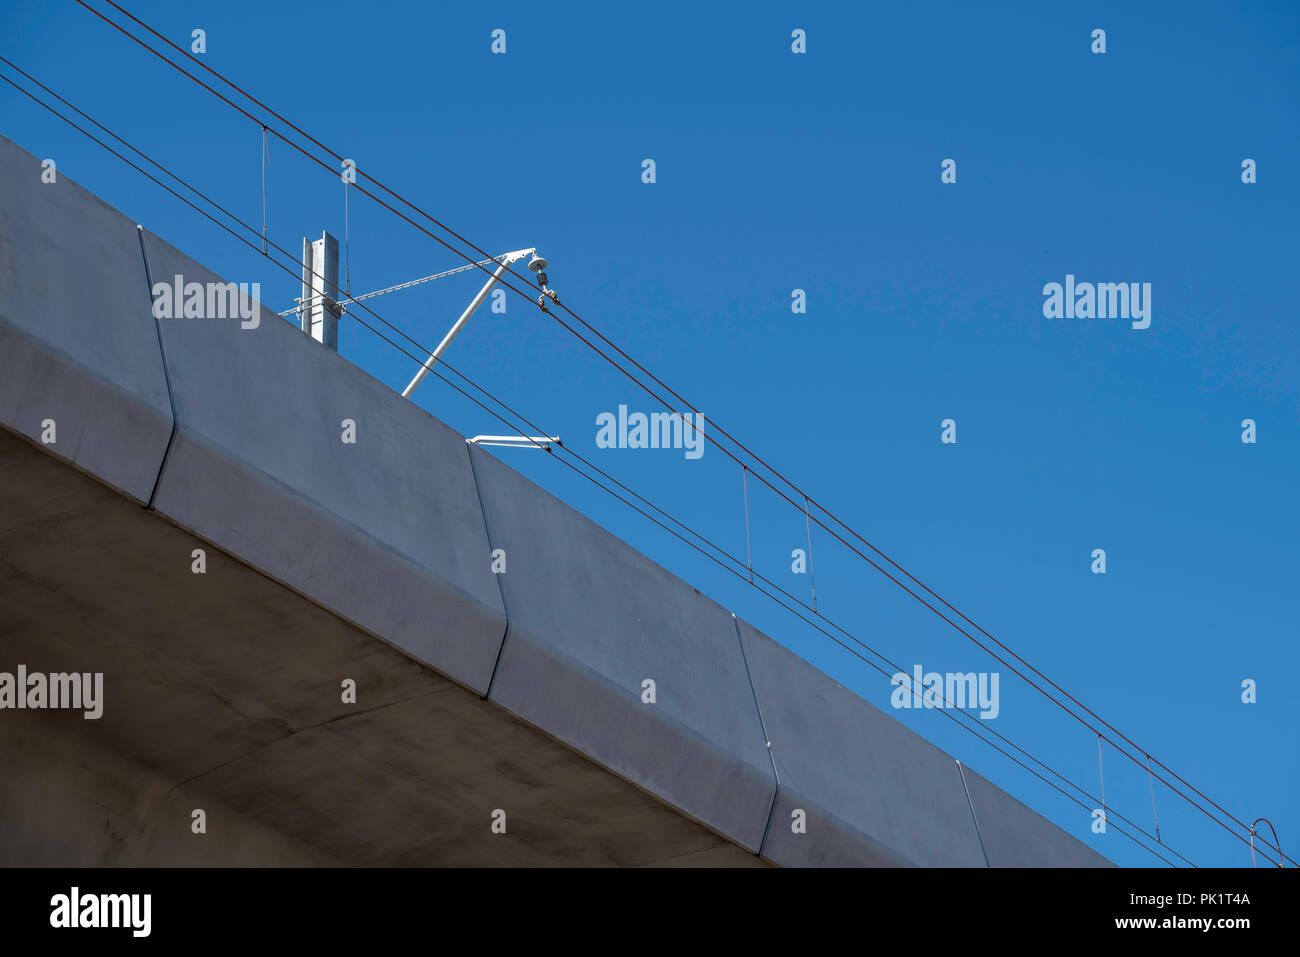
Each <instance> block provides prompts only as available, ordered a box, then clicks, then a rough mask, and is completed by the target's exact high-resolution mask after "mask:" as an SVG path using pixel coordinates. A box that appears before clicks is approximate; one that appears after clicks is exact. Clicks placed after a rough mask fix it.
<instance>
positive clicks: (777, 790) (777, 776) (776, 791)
mask: <svg viewBox="0 0 1300 957" xmlns="http://www.w3.org/2000/svg"><path fill="white" fill-rule="evenodd" d="M731 624H732V627H733V628H734V629H735V631H736V644H738V645H740V660H741V661H743V662H744V663H745V678H746V680H748V681H749V690H750V692H751V693H752V694H753V696H754V710H755V711H757V712H758V726H759V727H760V728H762V729H763V744H764V746H766V748H767V759H768V760H769V761H770V762H772V779H773V782H774V784H773V787H772V803H771V804H769V805H768V807H767V823H766V824H764V825H763V836H762V837H761V838H759V840H758V851H757V854H758V856H759V857H762V856H763V849H764V848H765V847H766V846H767V835H768V832H770V831H771V830H772V815H773V814H775V813H776V802H777V801H778V799H779V798H780V797H781V772H780V771H778V770H777V767H776V754H775V753H774V752H773V751H772V737H771V735H769V734H768V733H767V722H766V721H765V720H763V706H762V705H761V704H759V701H758V689H757V688H755V687H754V676H753V674H752V673H751V672H750V670H749V658H748V657H746V655H745V642H744V640H743V639H742V638H741V637H740V622H739V621H738V620H737V618H736V615H735V612H732V615H731Z"/></svg>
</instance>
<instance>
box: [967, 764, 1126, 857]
mask: <svg viewBox="0 0 1300 957" xmlns="http://www.w3.org/2000/svg"><path fill="white" fill-rule="evenodd" d="M964 770H965V777H966V787H967V788H968V789H969V790H970V800H971V807H972V808H974V811H975V821H976V823H977V824H978V825H979V830H980V837H982V838H983V840H984V850H985V852H986V853H987V854H988V858H989V866H990V867H1114V866H1115V865H1114V864H1112V863H1111V862H1110V861H1108V860H1107V859H1106V858H1105V857H1103V856H1102V855H1100V854H1098V853H1097V852H1096V851H1094V850H1093V849H1092V848H1090V847H1089V846H1088V845H1087V844H1084V843H1083V842H1082V841H1080V840H1078V839H1077V838H1075V837H1073V836H1071V835H1070V834H1067V833H1066V832H1065V831H1063V830H1061V829H1060V828H1059V827H1057V826H1056V825H1055V824H1053V823H1052V822H1051V821H1049V820H1047V818H1045V817H1043V816H1042V815H1041V814H1039V813H1038V812H1037V811H1034V810H1031V809H1030V808H1028V807H1026V806H1025V805H1023V804H1021V803H1020V802H1019V801H1017V800H1016V799H1015V798H1013V797H1012V796H1011V795H1010V794H1008V793H1007V792H1006V791H1003V790H1002V789H1001V788H999V787H998V786H997V785H996V784H993V783H992V782H990V781H989V780H988V779H987V778H984V777H982V776H981V775H979V774H976V773H975V772H974V771H972V770H971V769H970V768H965V769H964ZM1079 814H1080V815H1081V817H1080V820H1086V821H1091V818H1090V817H1088V816H1087V812H1086V811H1084V810H1083V809H1082V808H1080V809H1079Z"/></svg>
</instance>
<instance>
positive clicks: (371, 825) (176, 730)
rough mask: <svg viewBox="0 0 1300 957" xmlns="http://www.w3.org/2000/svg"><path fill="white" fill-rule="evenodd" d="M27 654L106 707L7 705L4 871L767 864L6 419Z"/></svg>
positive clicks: (2, 597)
mask: <svg viewBox="0 0 1300 957" xmlns="http://www.w3.org/2000/svg"><path fill="white" fill-rule="evenodd" d="M196 548H202V549H204V550H205V551H206V572H205V573H204V574H201V575H200V574H195V573H194V572H193V570H192V567H193V566H192V561H193V560H192V557H191V556H192V552H193V550H194V549H196ZM20 663H21V664H25V665H26V666H27V667H28V668H29V669H30V670H32V671H40V672H47V673H48V672H67V671H79V672H86V671H90V672H96V671H98V672H103V674H104V679H103V697H104V701H103V715H102V717H101V718H99V719H98V720H85V719H84V718H83V717H82V715H81V713H80V712H78V711H63V710H60V711H53V710H39V711H33V710H24V711H17V710H10V709H6V710H4V711H0V757H2V764H3V769H4V770H3V773H0V865H10V866H13V865H51V864H53V865H65V866H74V865H84V866H134V865H160V866H161V865H169V866H175V865H196V864H216V865H224V866H231V865H235V866H250V865H257V866H266V865H270V866H279V865H309V864H346V865H353V866H365V865H375V866H388V865H421V866H424V865H442V866H446V865H486V866H506V865H564V864H572V865H593V866H599V865H604V866H650V865H657V866H675V865H694V864H699V865H709V864H712V865H716V866H728V867H734V866H739V867H751V866H766V865H765V864H764V862H763V861H761V860H760V859H759V858H757V857H756V856H755V855H753V854H751V853H749V852H748V851H746V850H744V849H742V848H740V847H737V846H736V845H735V844H734V843H732V842H731V841H729V840H727V839H725V838H723V837H720V836H718V835H717V834H715V833H713V832H711V831H709V830H708V829H707V828H705V827H702V826H701V825H699V824H698V823H696V822H694V821H691V820H690V819H689V818H687V817H686V816H685V815H682V814H681V813H679V812H678V811H676V810H674V809H673V808H671V807H669V806H667V805H666V804H664V803H663V802H661V801H659V800H658V799H656V798H655V797H653V796H651V795H649V794H647V793H645V792H644V791H642V790H640V789H638V788H636V787H634V786H633V785H631V784H629V783H627V782H626V781H623V780H621V779H620V778H619V777H617V776H616V775H613V774H610V773H609V772H608V771H607V770H606V769H605V768H603V767H601V766H600V765H598V764H596V763H594V762H592V761H590V760H589V759H587V758H585V757H583V756H581V755H579V754H577V753H575V752H574V751H573V750H571V749H570V748H567V747H565V746H564V745H562V744H560V743H558V742H556V741H554V740H552V739H550V738H549V737H547V736H546V735H544V734H542V733H540V732H538V731H537V730H535V729H533V728H531V727H529V726H528V725H527V724H525V723H524V722H523V721H520V720H519V719H517V718H515V717H513V716H511V715H510V714H509V713H508V712H506V711H505V710H503V709H502V708H499V707H497V706H496V705H494V704H492V703H491V702H489V701H485V700H484V699H483V698H482V697H481V696H480V695H478V694H477V693H475V692H473V691H470V690H468V689H466V688H464V687H463V686H461V685H459V684H457V683H455V682H453V681H451V680H449V679H448V678H446V677H444V676H442V675H440V674H438V673H437V672H436V671H434V670H433V669H432V668H430V667H428V666H427V665H426V664H424V663H423V662H420V661H418V660H416V659H415V658H414V657H412V656H410V655H408V654H407V653H405V652H403V651H401V650H400V649H397V648H395V647H394V646H392V645H390V644H389V643H387V642H384V641H380V640H377V639H376V638H375V637H373V636H372V635H370V634H369V633H367V632H365V631H363V630H362V629H360V628H358V627H356V626H355V625H353V624H351V623H349V622H347V621H345V620H343V619H342V618H341V617H339V616H338V615H337V614H335V613H333V612H330V611H328V610H326V609H324V608H322V607H320V606H319V605H318V604H316V603H314V602H312V601H310V600H308V599H306V598H304V597H303V596H302V595H300V594H298V593H297V592H295V591H293V590H291V589H289V588H287V587H285V586H284V585H282V584H280V583H278V582H276V581H274V580H273V579H272V578H270V577H269V576H267V575H264V574H262V573H261V572H259V571H257V570H256V569H253V568H251V567H250V566H249V565H247V564H246V563H244V562H242V561H240V560H238V559H236V558H234V557H233V556H230V555H228V554H227V553H225V552H224V551H222V550H221V549H219V548H217V547H216V546H214V545H213V544H211V543H210V542H207V541H204V540H202V539H200V538H197V537H196V536H194V535H193V534H192V533H190V532H189V531H187V530H185V529H183V528H180V527H178V526H177V525H175V524H174V523H172V522H170V521H168V520H166V519H165V518H164V517H162V516H161V515H160V514H159V513H157V512H155V511H150V510H146V509H142V508H140V507H139V506H138V505H136V504H134V503H132V502H130V501H129V500H128V499H126V498H125V497H123V496H122V495H120V494H119V493H117V492H115V491H113V490H111V489H109V488H108V487H106V486H105V485H103V484H100V483H99V482H97V481H95V480H93V479H92V478H90V477H89V476H87V475H85V474H83V473H81V472H79V471H77V470H75V469H72V468H69V467H68V466H67V465H65V464H63V463H61V462H59V461H58V460H57V459H55V458H54V457H53V456H50V455H48V454H46V453H45V452H44V451H43V450H42V449H41V448H40V447H39V446H37V445H35V444H33V443H31V442H30V441H29V440H27V439H24V438H19V437H18V436H17V435H16V434H15V433H13V432H11V431H9V430H6V429H0V670H3V671H9V672H11V673H12V672H13V671H14V669H15V667H16V666H17V665H18V664H20ZM345 678H350V679H352V680H354V681H355V682H356V694H357V697H356V703H355V704H351V703H347V702H345V701H343V700H342V696H341V693H340V692H341V682H342V680H343V679H345ZM194 808H202V809H204V810H205V812H206V814H207V824H208V832H207V834H205V835H196V834H194V833H193V832H192V830H191V812H192V810H193V809H194ZM497 808H500V809H502V810H504V811H505V812H506V814H507V832H506V833H505V834H496V833H493V832H492V830H491V814H492V811H493V810H494V809H497Z"/></svg>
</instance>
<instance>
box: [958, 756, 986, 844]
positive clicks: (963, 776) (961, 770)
mask: <svg viewBox="0 0 1300 957" xmlns="http://www.w3.org/2000/svg"><path fill="white" fill-rule="evenodd" d="M953 760H956V759H955V758H954V759H953ZM957 773H958V774H960V775H961V787H962V790H963V791H965V792H966V804H967V806H968V807H970V819H971V820H972V821H974V822H975V836H976V837H978V838H979V841H980V853H982V854H983V855H984V866H985V867H992V866H993V865H992V864H990V863H989V851H988V848H987V847H985V846H984V833H983V832H982V831H981V830H980V819H979V815H977V814H976V813H975V802H974V801H972V800H971V796H970V787H969V786H968V785H967V784H966V769H965V768H964V767H962V764H961V762H960V761H957Z"/></svg>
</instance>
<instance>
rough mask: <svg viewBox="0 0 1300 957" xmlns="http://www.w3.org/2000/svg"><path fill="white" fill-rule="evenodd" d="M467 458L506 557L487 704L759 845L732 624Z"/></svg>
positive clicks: (761, 792)
mask: <svg viewBox="0 0 1300 957" xmlns="http://www.w3.org/2000/svg"><path fill="white" fill-rule="evenodd" d="M471 455H472V457H473V462H474V472H475V475H476V477H477V480H478V488H479V496H480V498H481V500H482V502H483V513H484V516H485V517H486V519H487V526H488V534H489V537H490V539H491V542H492V547H493V548H500V549H503V550H504V551H505V555H506V561H507V566H506V567H507V571H506V573H505V574H503V575H501V576H499V577H500V580H501V587H502V592H503V594H504V596H505V603H506V610H507V614H508V617H509V619H510V630H509V632H508V633H507V635H506V641H505V645H504V647H503V648H502V650H501V661H500V664H499V665H498V667H497V673H496V679H495V680H494V682H493V685H492V691H491V698H492V700H493V701H496V702H498V703H499V704H501V705H502V706H503V707H505V708H508V709H509V710H511V711H512V712H514V713H515V714H517V715H519V716H520V717H522V718H523V719H524V720H526V721H528V722H529V723H531V724H534V725H536V726H537V727H538V728H540V729H542V730H543V731H545V732H546V733H548V734H550V735H553V736H554V737H556V738H558V739H559V740H561V741H563V742H565V743H566V744H570V745H572V746H573V747H575V748H577V749H578V750H579V751H581V752H582V753H583V754H587V755H590V756H591V757H593V758H595V759H596V760H597V761H599V762H600V763H601V764H603V765H605V766H606V767H608V768H610V769H611V770H612V771H614V772H615V773H617V774H619V775H621V776H623V777H625V778H627V779H628V780H630V781H633V782H635V783H636V784H639V785H640V786H642V787H644V788H646V789H647V790H649V791H651V792H653V793H654V794H657V795H659V796H660V797H662V798H663V799H664V800H666V801H668V802H669V803H671V804H673V805H674V806H675V807H678V808H681V809H682V810H683V811H685V812H686V813H687V814H690V815H691V816H692V817H695V818H697V819H698V820H700V821H703V822H704V823H705V824H707V825H709V826H710V827H712V828H714V829H715V830H717V831H718V832H720V833H722V834H725V835H727V836H728V837H730V838H732V839H733V840H734V841H736V842H737V843H739V844H741V845H743V846H745V847H748V848H751V849H753V850H757V849H758V847H759V844H760V843H761V841H762V835H763V828H764V826H765V825H766V821H767V814H768V809H769V808H770V806H771V801H772V795H773V791H774V784H775V782H774V779H773V775H772V767H771V762H770V761H769V760H768V758H767V754H766V749H765V746H764V739H763V731H762V727H761V725H760V723H759V718H758V712H757V710H756V708H755V706H754V695H753V691H752V690H751V688H750V685H749V679H748V676H747V675H746V673H745V662H744V658H743V657H742V655H741V651H740V645H739V643H738V642H737V640H736V633H735V628H734V626H733V625H732V623H731V615H730V614H729V613H728V612H727V611H726V610H725V609H723V608H722V607H721V606H720V605H718V604H716V603H715V602H713V601H711V600H710V599H708V598H706V597H704V596H703V595H701V594H700V593H699V592H698V591H697V590H696V589H694V588H692V587H691V586H690V585H687V584H686V583H685V582H683V581H682V580H681V579H679V578H677V577H675V576H674V575H671V574H670V573H669V572H667V571H665V570H664V569H663V568H661V567H660V566H659V565H656V564H655V563H654V562H652V561H651V560H650V559H648V558H646V557H645V556H644V555H642V554H640V553H639V552H637V551H635V550H634V549H632V548H631V547H630V546H628V545H627V544H626V543H624V542H622V541H620V540H619V539H618V538H616V537H615V536H613V535H611V534H610V533H609V532H607V531H606V530H605V529H603V528H601V527H600V526H598V525H596V524H595V523H594V522H592V521H591V520H590V519H588V518H586V517H585V516H583V515H581V514H579V513H578V512H576V511H574V510H573V509H572V508H570V507H569V506H567V505H565V504H564V503H563V502H561V501H560V500H559V499H557V498H555V497H554V496H552V495H550V494H549V493H548V492H546V491H544V490H542V489H540V488H538V487H537V486H536V485H534V484H533V483H532V482H530V481H528V480H527V479H525V478H524V477H523V476H522V475H520V474H519V473H518V472H516V471H515V470H514V469H511V468H509V467H508V466H506V465H504V464H503V463H502V462H501V461H500V460H498V459H496V458H495V457H493V456H492V455H490V454H489V453H487V452H485V451H484V450H482V449H480V448H478V447H473V448H472V449H471ZM646 680H652V681H654V683H655V688H654V690H655V696H656V700H655V703H653V704H648V703H645V702H644V701H643V697H642V696H643V682H644V681H646Z"/></svg>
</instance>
